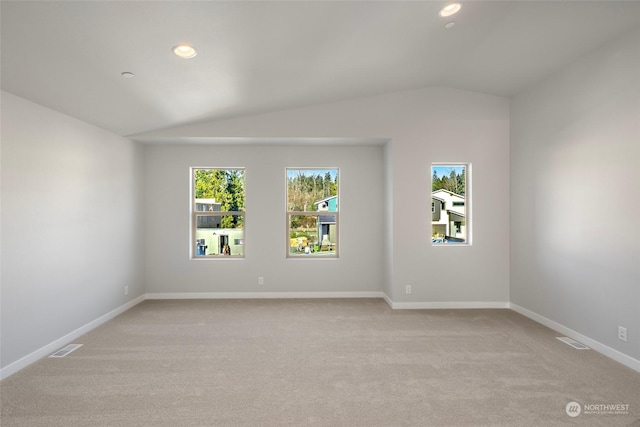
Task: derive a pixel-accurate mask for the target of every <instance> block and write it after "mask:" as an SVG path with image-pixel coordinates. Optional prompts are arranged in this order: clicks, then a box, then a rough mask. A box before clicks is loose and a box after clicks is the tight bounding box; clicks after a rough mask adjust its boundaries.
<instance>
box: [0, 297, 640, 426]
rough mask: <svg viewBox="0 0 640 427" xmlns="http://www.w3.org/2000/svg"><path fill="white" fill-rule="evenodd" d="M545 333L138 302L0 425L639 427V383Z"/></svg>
mask: <svg viewBox="0 0 640 427" xmlns="http://www.w3.org/2000/svg"><path fill="white" fill-rule="evenodd" d="M556 336H558V334H557V333H555V332H553V331H551V330H549V329H547V328H545V327H543V326H541V325H539V324H537V323H535V322H532V321H530V320H528V319H526V318H524V317H523V316H520V315H519V314H517V313H515V312H512V311H509V310H395V311H394V310H391V309H390V308H389V307H388V306H387V304H386V303H385V302H384V301H382V300H377V299H334V300H328V299H323V300H318V299H315V300H314V299H311V300H192V301H185V300H182V301H145V302H143V303H141V304H139V305H138V306H136V307H134V308H133V309H131V310H129V311H127V312H126V313H124V314H122V315H120V316H118V317H117V318H116V319H114V320H112V321H110V322H108V323H106V324H105V325H103V326H101V327H99V328H97V329H95V330H93V331H92V332H90V333H88V334H87V335H85V336H83V337H81V338H79V339H77V340H75V341H74V342H76V343H81V344H83V347H81V348H80V349H78V350H76V351H75V352H73V353H71V354H70V355H69V356H67V357H65V358H62V359H52V358H45V359H42V360H40V361H39V362H37V363H35V364H33V365H31V366H29V367H28V368H26V369H24V370H22V371H20V372H18V373H17V374H15V375H13V376H11V377H9V378H7V379H5V380H4V381H2V382H1V383H0V387H1V398H2V406H1V409H2V412H1V413H0V421H1V423H0V424H1V425H2V427H11V426H29V427H36V426H47V427H53V426H64V427H69V426H83V427H84V426H172V427H173V426H458V425H486V426H489V425H497V426H551V425H595V426H630V425H633V426H640V374H639V373H637V372H635V371H633V370H631V369H629V368H627V367H625V366H623V365H620V364H618V363H616V362H614V361H612V360H610V359H608V358H606V357H604V356H602V355H600V354H598V353H597V352H595V351H593V350H582V351H579V350H574V349H572V348H570V347H569V346H567V345H566V344H563V343H561V342H559V341H558V340H556V339H555V337H556ZM571 401H576V402H578V403H580V404H582V405H586V404H599V405H602V404H624V405H629V411H628V414H627V415H619V414H618V415H615V414H599V415H598V414H584V413H583V414H581V415H579V416H578V417H575V418H572V417H569V416H568V415H567V414H566V412H565V406H566V405H567V403H569V402H571Z"/></svg>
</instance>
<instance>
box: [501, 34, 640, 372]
mask: <svg viewBox="0 0 640 427" xmlns="http://www.w3.org/2000/svg"><path fill="white" fill-rule="evenodd" d="M511 129H512V130H511V150H512V151H511V172H512V175H511V176H512V179H511V260H512V263H511V301H512V302H513V303H515V304H517V305H519V306H521V307H523V308H525V309H527V310H530V311H532V312H534V313H536V314H538V315H540V316H543V317H545V318H547V319H550V320H551V321H553V322H557V323H559V324H561V325H564V326H566V327H567V328H570V329H572V330H574V331H576V332H578V333H580V334H582V335H584V336H586V337H589V338H591V339H593V340H596V341H597V342H599V343H602V344H604V345H606V346H608V347H610V348H613V349H615V350H617V351H619V352H622V353H624V354H626V355H629V356H631V357H633V358H635V359H640V286H639V285H640V262H639V261H640V222H638V210H639V209H640V167H639V165H638V161H639V160H640V31H635V32H633V33H630V34H628V35H627V36H625V37H623V38H621V39H619V40H616V41H614V42H612V43H610V44H608V45H606V46H604V47H602V48H601V49H599V50H597V51H595V52H593V53H591V54H589V55H588V56H586V57H584V58H582V59H581V60H580V61H578V62H576V63H573V64H572V65H570V66H569V67H567V68H566V69H564V70H562V71H560V72H558V73H556V74H554V75H553V76H551V77H549V78H547V79H546V80H544V81H543V82H540V83H539V84H537V85H535V86H534V87H532V88H530V89H529V90H528V91H526V92H525V93H523V94H521V95H519V96H517V97H516V98H515V99H514V100H513V101H512V112H511ZM611 212H613V213H614V215H613V216H612V215H611ZM618 325H623V326H626V327H627V328H628V334H629V336H628V342H627V343H623V342H622V341H619V340H618V339H617V327H618Z"/></svg>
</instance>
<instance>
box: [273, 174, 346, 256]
mask: <svg viewBox="0 0 640 427" xmlns="http://www.w3.org/2000/svg"><path fill="white" fill-rule="evenodd" d="M290 170H305V171H314V170H317V171H330V170H335V171H337V175H336V176H337V177H338V194H337V196H338V200H337V201H336V203H337V210H336V211H335V212H334V211H331V212H328V213H327V215H326V216H335V218H336V223H335V235H336V238H335V247H334V249H333V250H332V251H329V253H327V254H325V255H314V254H309V253H306V252H304V251H303V252H301V253H300V254H291V251H290V249H291V237H290V236H291V217H292V216H317V217H320V216H323V215H322V212H323V211H289V206H288V204H289V185H288V182H289V180H288V175H289V171H290ZM284 175H285V211H286V225H285V230H286V241H285V244H286V251H285V253H286V257H287V258H288V259H338V258H339V252H340V185H341V179H340V168H338V167H315V166H314V167H305V166H301V167H287V168H286V169H285V174H284ZM318 238H320V239H321V238H322V237H321V236H318Z"/></svg>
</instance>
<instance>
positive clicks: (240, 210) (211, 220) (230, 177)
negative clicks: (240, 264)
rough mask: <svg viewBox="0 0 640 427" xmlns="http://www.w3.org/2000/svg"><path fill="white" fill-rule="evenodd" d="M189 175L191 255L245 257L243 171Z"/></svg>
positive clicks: (208, 170)
mask: <svg viewBox="0 0 640 427" xmlns="http://www.w3.org/2000/svg"><path fill="white" fill-rule="evenodd" d="M191 171H192V184H193V189H192V194H193V200H192V207H191V211H192V220H191V221H192V233H193V234H192V250H193V252H192V255H193V256H194V257H196V258H201V257H235V258H241V257H244V209H245V186H244V169H214V168H192V170H191Z"/></svg>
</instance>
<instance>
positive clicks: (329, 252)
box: [287, 168, 339, 258]
mask: <svg viewBox="0 0 640 427" xmlns="http://www.w3.org/2000/svg"><path fill="white" fill-rule="evenodd" d="M338 216H339V214H338V169H335V168H334V169H329V168H327V169H321V168H313V169H297V168H295V169H294V168H287V257H307V258H309V257H316V258H318V257H320V258H337V257H338Z"/></svg>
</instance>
